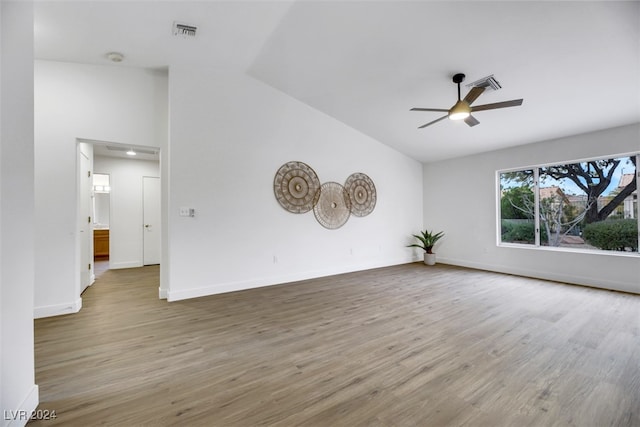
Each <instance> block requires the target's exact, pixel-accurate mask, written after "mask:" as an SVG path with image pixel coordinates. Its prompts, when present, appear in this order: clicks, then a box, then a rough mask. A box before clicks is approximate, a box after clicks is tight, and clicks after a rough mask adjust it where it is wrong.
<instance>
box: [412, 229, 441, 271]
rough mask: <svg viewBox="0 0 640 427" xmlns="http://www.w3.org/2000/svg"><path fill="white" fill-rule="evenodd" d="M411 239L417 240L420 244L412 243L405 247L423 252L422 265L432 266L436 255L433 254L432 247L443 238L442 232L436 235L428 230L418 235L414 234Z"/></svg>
mask: <svg viewBox="0 0 640 427" xmlns="http://www.w3.org/2000/svg"><path fill="white" fill-rule="evenodd" d="M413 237H415V238H416V239H418V240H419V241H420V243H414V244H412V245H408V246H407V247H408V248H411V247H414V248H421V249H422V250H424V263H425V264H427V265H434V264H435V263H436V254H435V253H434V252H433V246H434V245H435V244H436V242H437V241H438V240H440V239H442V237H444V232H443V231H440V232H438V233H433V232H431V231H429V230H425V231H421V232H420V234H414V235H413Z"/></svg>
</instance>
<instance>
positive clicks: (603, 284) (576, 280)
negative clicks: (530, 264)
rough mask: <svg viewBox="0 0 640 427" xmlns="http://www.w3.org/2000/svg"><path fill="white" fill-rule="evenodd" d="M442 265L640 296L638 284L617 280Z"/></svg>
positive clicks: (478, 265)
mask: <svg viewBox="0 0 640 427" xmlns="http://www.w3.org/2000/svg"><path fill="white" fill-rule="evenodd" d="M438 262H440V263H442V264H449V265H457V266H460V267H468V268H475V269H477V270H486V271H493V272H496V273H505V274H514V275H516V276H524V277H532V278H534V279H542V280H550V281H553V282H561V283H569V284H572V285H580V286H588V287H590V288H598V289H606V290H610V291H621V292H629V293H634V294H640V289H639V288H638V285H637V284H634V283H624V282H618V281H615V280H606V279H598V280H594V279H593V278H592V277H585V276H578V275H576V274H575V272H572V273H573V274H558V273H553V272H548V271H539V270H529V269H526V268H514V267H507V266H502V265H490V264H481V263H476V262H468V261H463V260H458V259H453V258H442V259H440V258H439V259H438Z"/></svg>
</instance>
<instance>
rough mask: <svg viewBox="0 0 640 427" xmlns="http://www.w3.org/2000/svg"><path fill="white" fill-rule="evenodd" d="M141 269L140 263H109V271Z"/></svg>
mask: <svg viewBox="0 0 640 427" xmlns="http://www.w3.org/2000/svg"><path fill="white" fill-rule="evenodd" d="M136 267H142V261H122V262H114V261H112V260H110V261H109V270H117V269H120V268H136Z"/></svg>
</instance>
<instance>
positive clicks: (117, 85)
mask: <svg viewBox="0 0 640 427" xmlns="http://www.w3.org/2000/svg"><path fill="white" fill-rule="evenodd" d="M167 114H168V113H167V73H166V71H151V70H143V69H135V68H126V67H115V66H95V65H83V64H70V63H62V62H52V61H36V62H35V198H36V270H35V306H36V313H35V315H36V316H37V317H40V316H43V315H54V314H65V313H71V312H75V311H77V310H79V308H80V307H81V299H80V274H79V271H80V267H79V265H78V258H77V257H76V253H77V251H76V246H77V244H78V234H79V233H78V230H77V194H78V192H77V188H76V187H77V171H76V170H77V164H76V141H77V139H78V138H81V139H86V140H100V141H109V142H117V143H122V144H130V145H134V146H152V147H161V148H166V143H167Z"/></svg>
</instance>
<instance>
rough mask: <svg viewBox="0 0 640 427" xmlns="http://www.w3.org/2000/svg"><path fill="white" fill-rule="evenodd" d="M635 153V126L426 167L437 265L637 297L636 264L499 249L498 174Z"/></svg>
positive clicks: (635, 260) (639, 276)
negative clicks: (439, 236)
mask: <svg viewBox="0 0 640 427" xmlns="http://www.w3.org/2000/svg"><path fill="white" fill-rule="evenodd" d="M639 150H640V125H631V126H624V127H619V128H614V129H609V130H604V131H600V132H593V133H588V134H584V135H575V136H571V137H567V138H561V139H556V140H551V141H544V142H540V143H537V144H529V145H524V146H520V147H515V148H510V149H505V150H500V151H495V152H491V153H484V154H479V155H475V156H469V157H464V158H459V159H454V160H449V161H443V162H438V163H432V164H427V165H425V168H424V169H425V170H424V224H425V226H426V227H428V228H433V229H437V230H444V231H445V232H446V237H445V238H444V239H443V240H442V241H441V243H439V244H438V246H437V247H436V249H437V253H438V259H439V260H440V262H443V263H449V264H455V265H462V266H468V267H474V268H480V269H487V270H492V271H499V272H506V273H513V274H521V275H525V276H531V277H539V278H543V279H550V280H558V281H564V282H568V283H575V284H581V285H587V286H594V287H602V288H608V289H615V290H622V291H628V292H635V293H640V257H638V256H637V255H620V254H612V255H605V254H602V253H596V252H594V253H587V254H585V253H571V252H563V251H558V250H555V251H554V250H536V249H525V248H522V249H521V248H510V247H509V248H507V247H498V246H497V244H496V241H497V238H496V236H497V231H496V228H497V220H496V217H497V199H496V197H497V196H496V194H497V183H496V171H497V170H501V169H509V168H519V167H525V166H531V165H536V164H545V163H556V162H558V163H562V162H564V161H571V160H578V159H583V158H590V157H598V156H609V155H615V154H623V153H629V152H636V151H639Z"/></svg>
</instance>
